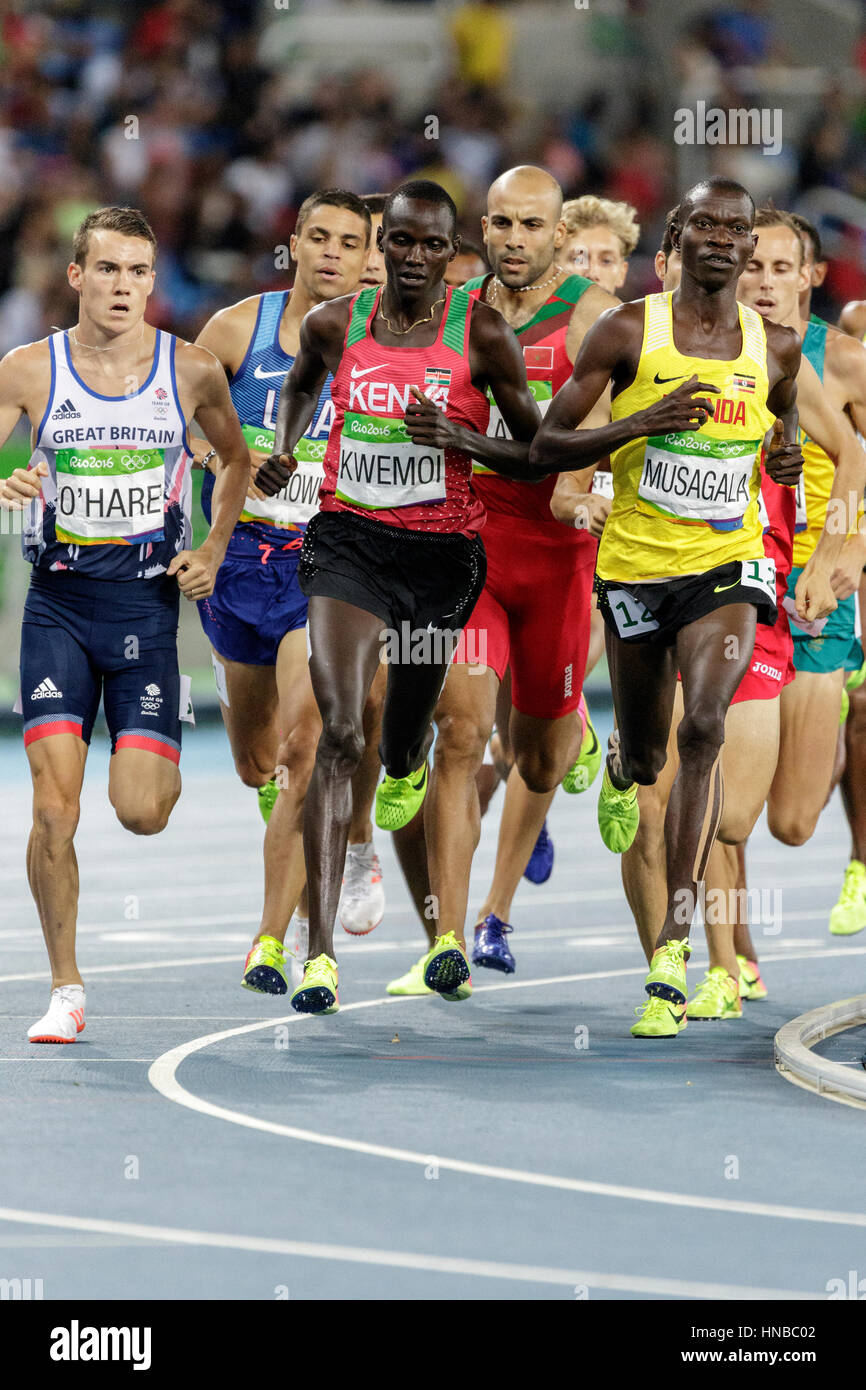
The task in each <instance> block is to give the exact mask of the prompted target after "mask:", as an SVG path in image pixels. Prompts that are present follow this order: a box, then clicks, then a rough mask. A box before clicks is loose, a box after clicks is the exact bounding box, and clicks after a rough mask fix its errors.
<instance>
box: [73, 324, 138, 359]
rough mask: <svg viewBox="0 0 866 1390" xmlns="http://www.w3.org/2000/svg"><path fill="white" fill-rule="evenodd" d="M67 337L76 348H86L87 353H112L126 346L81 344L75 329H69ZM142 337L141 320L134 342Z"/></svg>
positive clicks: (120, 344) (117, 344) (121, 344)
mask: <svg viewBox="0 0 866 1390" xmlns="http://www.w3.org/2000/svg"><path fill="white" fill-rule="evenodd" d="M69 336H70V338H71V339H72V341H73V343H74V344H75V346H76V347H77V348H87V350H88V352H113V351H114V349H115V348H119V347H126V346H127V344H126V343H109V344H108V347H97V346H96V345H95V344H94V343H82V342H81V341H80V339H79V337H78V334H77V333H76V332H75V329H74V328H70V330H69ZM143 336H144V319H142V320H141V329H140V331H139V334H138V338H136V339H135V341H136V342H138V341H139V339H140V338H142V337H143Z"/></svg>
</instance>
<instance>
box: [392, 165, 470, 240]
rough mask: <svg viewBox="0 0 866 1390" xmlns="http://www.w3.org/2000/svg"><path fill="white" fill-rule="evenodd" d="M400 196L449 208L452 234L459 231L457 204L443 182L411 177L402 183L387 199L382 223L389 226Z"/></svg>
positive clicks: (416, 201)
mask: <svg viewBox="0 0 866 1390" xmlns="http://www.w3.org/2000/svg"><path fill="white" fill-rule="evenodd" d="M398 198H406V199H407V200H409V201H411V202H415V203H432V204H433V205H434V206H435V207H441V208H447V209H448V212H449V214H450V216H451V236H452V238H453V237H454V234H455V233H456V231H457V204H456V203H455V202H454V199H453V198H452V197H451V194H450V193H447V192H446V191H445V189H444V188H443V187H442V185H441V184H438V183H434V182H433V180H432V179H410V180H409V182H408V183H401V184H400V187H399V188H395V189H394V192H393V193H389V194H388V196H387V198H386V199H385V206H384V208H383V209H382V225H383V226H385V227H387V225H388V222H389V221H390V217H391V209H392V208H393V206H394V204H395V203H396V201H397V199H398Z"/></svg>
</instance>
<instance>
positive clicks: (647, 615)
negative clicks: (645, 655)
mask: <svg viewBox="0 0 866 1390" xmlns="http://www.w3.org/2000/svg"><path fill="white" fill-rule="evenodd" d="M607 602H608V606H609V608H610V611H611V613H612V614H613V620H614V622H615V623H616V629H617V632H618V633H619V635H620V637H639V636H640V635H641V633H643V632H656V631H658V620H657V619H656V618H654V617H653V615H652V613H651V612H650V611H649V609H648V608H646V607H645V606H644V604H642V603H639V602H638V600H637V599H636V598H634V597H633V596H632V595H631V594H630V593H629V592H628V590H627V589H608V591H607Z"/></svg>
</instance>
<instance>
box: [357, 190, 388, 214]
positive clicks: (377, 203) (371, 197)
mask: <svg viewBox="0 0 866 1390" xmlns="http://www.w3.org/2000/svg"><path fill="white" fill-rule="evenodd" d="M361 197H362V198H363V200H364V202H365V203H366V205H367V210H368V212H370V213H372V215H373V217H381V216H382V213H383V212H384V211H385V203H386V202H387V200H388V194H387V193H362V194H361Z"/></svg>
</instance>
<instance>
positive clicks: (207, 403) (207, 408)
mask: <svg viewBox="0 0 866 1390" xmlns="http://www.w3.org/2000/svg"><path fill="white" fill-rule="evenodd" d="M193 352H195V353H196V354H197V358H196V360H193V359H190V365H191V366H192V368H193V371H194V374H195V375H194V386H195V397H196V405H195V415H196V418H197V420H198V421H199V423H200V425H201V427H202V429H203V430H204V431H205V433H206V435H207V437H208V439H209V440H210V441H211V444H212V445H213V447H214V448H215V449H216V451H217V457H216V459H214V465H215V466H214V473H215V475H216V483H215V485H214V490H213V497H212V498H211V518H212V520H211V528H210V532H209V534H208V538H207V540H206V541H205V542H204V545H203V546H201V547H200V549H202V550H204V549H207V551H208V552H210V553H212V554H213V555H214V556H216V557H217V564H219V563H220V561H221V560H222V558H223V556H224V555H225V552H226V547H227V545H228V543H229V538H230V536H231V533H232V531H233V530H234V528H235V526H236V525H237V521H238V517H239V516H240V514H241V509H242V507H243V504H244V498H245V497H246V495H247V488H248V486H249V481H250V452H249V449H248V448H247V445H246V440H245V439H244V437H243V434H242V433H241V426H240V421H239V420H238V416H237V411H236V410H235V408H234V404H233V402H232V398H231V396H230V394H229V388H228V382H227V381H226V375H225V371H224V370H223V368H222V366H221V365H220V363H219V362H218V361H217V359H216V358H215V357H214V356H213V354H212V353H210V352H205V351H203V350H202V349H201V348H196V347H192V346H191V347H190V348H189V353H193ZM199 354H200V360H199V357H198V355H199ZM176 558H177V557H176Z"/></svg>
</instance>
